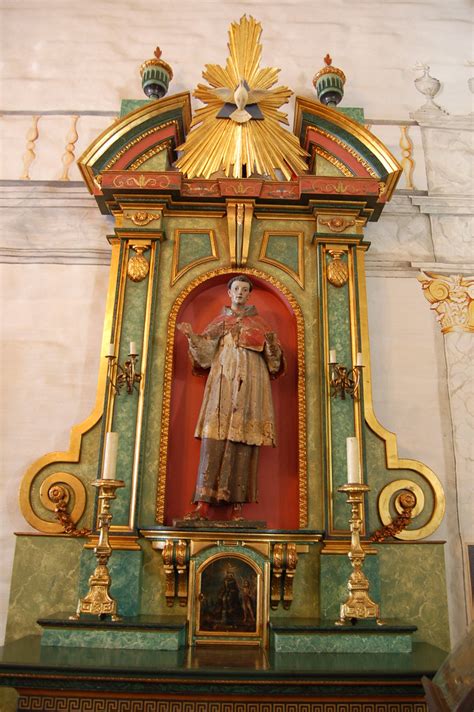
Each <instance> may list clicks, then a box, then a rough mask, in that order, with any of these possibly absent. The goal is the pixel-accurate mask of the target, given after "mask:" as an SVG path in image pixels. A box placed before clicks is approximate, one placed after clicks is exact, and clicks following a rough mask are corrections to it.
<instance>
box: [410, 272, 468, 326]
mask: <svg viewBox="0 0 474 712" xmlns="http://www.w3.org/2000/svg"><path fill="white" fill-rule="evenodd" d="M417 279H418V281H419V282H420V283H421V286H422V288H423V294H424V296H425V298H426V299H427V300H428V302H429V303H430V304H431V309H433V311H435V312H436V319H437V321H438V322H439V323H440V325H441V333H442V334H449V333H452V332H454V331H467V332H468V333H472V332H473V331H474V277H463V275H461V274H454V275H444V274H436V273H435V272H421V274H419V275H418V277H417Z"/></svg>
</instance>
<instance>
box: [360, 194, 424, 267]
mask: <svg viewBox="0 0 474 712" xmlns="http://www.w3.org/2000/svg"><path fill="white" fill-rule="evenodd" d="M365 235H366V237H367V239H368V240H370V242H371V246H370V250H369V252H368V254H367V260H370V261H373V260H395V261H422V260H423V261H424V260H428V261H432V260H434V257H435V255H434V250H433V243H432V240H431V229H430V221H429V218H428V216H427V215H423V214H422V213H420V210H419V208H418V207H416V206H413V205H412V204H411V201H410V198H409V197H408V196H397V195H396V196H394V197H393V198H392V200H391V202H390V203H389V205H388V206H387V207H386V208H385V210H384V213H383V217H382V219H381V220H380V221H379V222H376V223H369V224H368V225H367V227H366V230H365Z"/></svg>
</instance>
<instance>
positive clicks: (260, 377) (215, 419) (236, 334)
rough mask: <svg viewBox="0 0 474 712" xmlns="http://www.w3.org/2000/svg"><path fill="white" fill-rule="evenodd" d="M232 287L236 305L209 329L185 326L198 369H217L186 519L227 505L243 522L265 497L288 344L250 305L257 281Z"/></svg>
mask: <svg viewBox="0 0 474 712" xmlns="http://www.w3.org/2000/svg"><path fill="white" fill-rule="evenodd" d="M227 287H228V292H227V293H228V295H229V297H230V301H231V305H230V307H224V309H223V312H222V313H221V314H220V315H219V316H218V317H217V318H215V319H214V320H213V321H211V323H210V324H208V326H207V327H206V328H205V329H204V331H203V333H202V334H195V333H194V332H193V330H192V327H191V325H190V324H188V323H186V322H182V323H181V324H178V327H177V328H178V329H179V330H180V331H181V332H182V333H183V334H185V335H186V337H187V339H188V347H189V355H190V357H191V361H192V363H193V368H194V369H196V370H201V371H202V369H205V370H209V375H208V378H207V382H206V387H205V391H204V397H203V401H202V405H201V411H200V413H199V418H198V422H197V425H196V430H195V437H197V438H200V439H201V455H200V461H199V470H198V476H197V483H196V491H195V494H194V503H195V508H194V509H193V511H191V512H189V513H188V514H186V515H185V519H198V520H199V519H208V518H209V514H210V507H211V506H212V505H219V504H232V505H233V507H232V515H231V516H232V519H234V520H241V519H243V517H242V505H243V504H244V503H246V502H255V501H256V499H257V464H258V453H259V448H260V446H261V445H271V446H273V447H274V446H275V445H276V434H275V418H274V414H273V402H272V393H271V386H270V379H271V378H277V377H278V376H279V375H281V374H282V373H283V372H284V368H285V362H284V357H283V353H282V349H281V346H280V343H279V341H278V338H277V336H276V334H275V332H274V331H273V330H272V328H271V327H270V326H269V325H268V324H267V323H266V322H265V321H264V320H263V319H262V318H261V317H260V316H259V315H258V313H257V310H256V308H255V306H253V305H248V304H247V300H248V298H249V295H250V292H251V291H252V289H253V285H252V282H251V281H250V279H249V278H248V277H247V276H246V275H242V274H239V275H237V276H235V277H232V279H231V280H230V281H229V282H228V285H227Z"/></svg>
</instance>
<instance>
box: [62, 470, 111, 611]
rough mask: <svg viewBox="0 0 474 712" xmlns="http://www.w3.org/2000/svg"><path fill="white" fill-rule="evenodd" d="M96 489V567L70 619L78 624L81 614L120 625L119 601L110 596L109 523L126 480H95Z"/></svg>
mask: <svg viewBox="0 0 474 712" xmlns="http://www.w3.org/2000/svg"><path fill="white" fill-rule="evenodd" d="M92 485H93V487H97V488H98V490H99V514H98V515H97V518H98V520H99V541H98V542H97V546H96V547H95V549H94V553H95V555H96V559H97V566H96V567H95V569H94V572H93V574H92V575H91V576H90V578H89V591H88V593H87V594H86V595H85V596H84V598H80V599H79V602H78V604H77V610H76V613H75V614H74V615H72V616H69V618H70V620H79V618H80V617H81V614H84V613H86V614H89V615H94V616H98V617H99V618H105V617H106V616H110V617H111V619H112V620H113V621H119V620H120V616H119V615H118V614H117V601H115V599H114V598H112V596H111V595H110V593H109V590H110V586H111V584H112V579H111V576H110V572H109V569H108V567H107V563H108V560H109V559H110V557H111V555H112V547H111V546H110V541H109V529H110V522H111V521H112V515H111V513H110V502H111V501H112V500H113V499H115V497H116V495H115V490H117V489H118V488H119V487H124V486H125V482H124V481H123V480H95V482H92Z"/></svg>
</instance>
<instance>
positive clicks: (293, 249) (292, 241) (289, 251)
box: [265, 235, 299, 274]
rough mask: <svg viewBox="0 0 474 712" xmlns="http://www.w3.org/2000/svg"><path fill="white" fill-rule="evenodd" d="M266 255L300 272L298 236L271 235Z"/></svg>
mask: <svg viewBox="0 0 474 712" xmlns="http://www.w3.org/2000/svg"><path fill="white" fill-rule="evenodd" d="M265 257H267V258H268V259H270V260H275V262H279V263H280V264H282V265H285V266H286V267H288V268H289V269H291V270H292V271H293V272H295V274H298V273H299V268H298V236H297V235H269V236H268V242H267V248H266V251H265Z"/></svg>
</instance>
